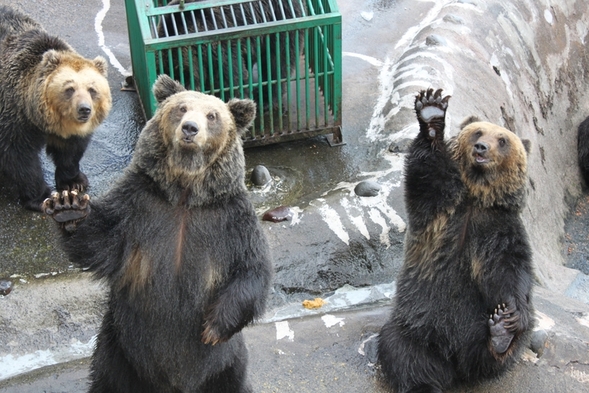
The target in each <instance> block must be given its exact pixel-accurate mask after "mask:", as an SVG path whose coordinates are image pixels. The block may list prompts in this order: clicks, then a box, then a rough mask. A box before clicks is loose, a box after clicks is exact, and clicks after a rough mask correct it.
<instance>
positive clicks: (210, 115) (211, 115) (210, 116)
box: [207, 112, 217, 121]
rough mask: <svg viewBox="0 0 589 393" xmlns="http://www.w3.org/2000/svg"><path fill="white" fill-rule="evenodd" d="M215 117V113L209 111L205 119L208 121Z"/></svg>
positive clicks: (213, 119)
mask: <svg viewBox="0 0 589 393" xmlns="http://www.w3.org/2000/svg"><path fill="white" fill-rule="evenodd" d="M215 119H217V114H216V113H214V112H211V113H209V114H208V115H207V120H208V121H215Z"/></svg>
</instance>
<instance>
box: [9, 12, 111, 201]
mask: <svg viewBox="0 0 589 393" xmlns="http://www.w3.org/2000/svg"><path fill="white" fill-rule="evenodd" d="M106 72H107V64H106V61H105V60H104V58H102V57H96V58H95V59H93V60H90V59H86V58H84V57H82V56H80V55H79V54H78V53H76V52H75V51H74V49H72V47H71V46H69V45H68V44H67V43H66V42H65V41H63V40H62V39H60V38H58V37H56V36H52V35H49V34H48V33H47V32H45V30H43V28H42V27H41V26H40V25H39V24H38V23H37V22H35V21H34V20H32V19H31V18H29V17H28V16H26V15H23V14H21V13H19V12H16V11H14V10H13V9H11V8H9V7H7V6H0V109H1V110H0V151H2V154H1V155H0V172H1V173H2V174H3V175H4V176H5V177H6V178H8V180H9V181H10V182H11V183H13V184H14V185H16V187H18V191H19V199H20V201H21V203H22V204H23V205H24V206H25V207H26V208H28V209H31V210H41V203H42V202H43V200H44V199H45V198H46V197H48V196H49V194H50V188H49V187H48V186H47V184H46V183H45V180H44V178H43V172H42V167H41V161H40V158H39V153H40V151H41V150H42V149H43V147H46V150H47V154H48V155H49V156H50V157H51V158H52V160H53V162H54V163H55V185H56V188H57V189H58V190H64V189H65V190H68V189H69V190H72V189H80V190H83V189H85V188H86V187H88V179H87V178H86V176H85V175H84V174H83V173H82V172H80V168H79V162H80V159H81V158H82V156H83V154H84V152H85V150H86V147H87V146H88V143H89V141H90V137H91V135H92V133H93V131H94V130H95V129H96V127H97V126H98V125H99V124H100V123H101V122H102V121H103V120H104V119H105V118H106V116H107V115H108V113H109V111H110V108H111V95H110V88H109V86H108V81H107V80H106Z"/></svg>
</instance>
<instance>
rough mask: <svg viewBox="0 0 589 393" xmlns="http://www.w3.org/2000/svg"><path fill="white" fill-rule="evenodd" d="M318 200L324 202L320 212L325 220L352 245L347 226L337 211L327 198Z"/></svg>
mask: <svg viewBox="0 0 589 393" xmlns="http://www.w3.org/2000/svg"><path fill="white" fill-rule="evenodd" d="M318 201H319V202H321V203H322V204H323V206H321V207H320V208H319V214H321V217H322V218H323V221H325V222H326V223H327V226H328V227H329V229H331V230H332V231H333V233H335V234H336V235H337V237H339V238H340V239H341V241H342V242H344V243H346V244H347V245H350V235H348V232H347V231H346V228H344V225H343V224H342V220H341V219H340V218H339V215H338V214H337V212H336V211H335V210H334V209H332V208H331V207H329V206H328V205H327V204H326V203H325V199H318Z"/></svg>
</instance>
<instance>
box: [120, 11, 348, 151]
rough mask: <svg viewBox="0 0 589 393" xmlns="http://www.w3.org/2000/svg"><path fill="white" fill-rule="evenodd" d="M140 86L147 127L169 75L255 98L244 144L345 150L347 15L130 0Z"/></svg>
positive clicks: (227, 94) (197, 86)
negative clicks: (156, 91)
mask: <svg viewBox="0 0 589 393" xmlns="http://www.w3.org/2000/svg"><path fill="white" fill-rule="evenodd" d="M125 7H126V12H127V21H128V22H127V23H128V31H129V41H130V44H131V60H132V64H133V76H134V79H135V86H136V88H137V91H138V94H139V96H140V100H141V103H142V105H143V109H144V111H145V115H146V117H147V118H150V117H151V116H152V115H153V114H154V113H155V110H156V106H157V105H156V102H155V99H154V97H153V94H152V92H151V87H152V85H153V83H154V82H155V80H156V78H157V76H158V75H159V74H168V75H170V76H171V77H172V78H174V79H176V80H178V81H179V82H180V83H182V84H183V85H184V86H185V87H186V88H188V89H191V90H198V91H202V92H203V93H207V94H213V95H216V96H218V97H219V98H221V99H222V100H224V101H228V100H229V99H231V98H234V97H236V98H251V99H253V100H254V101H256V103H257V107H258V115H257V117H256V121H255V123H254V125H253V126H252V127H251V129H250V130H248V132H247V133H246V135H245V137H244V145H245V146H246V147H248V146H258V145H266V144H270V143H277V142H284V141H289V140H294V139H300V138H307V137H311V136H317V135H326V136H327V137H328V139H329V140H330V143H332V144H339V143H342V134H341V101H342V93H341V91H342V86H341V80H342V47H341V35H342V32H341V14H340V13H339V10H338V8H337V4H336V2H335V0H186V1H184V0H172V1H169V0H125Z"/></svg>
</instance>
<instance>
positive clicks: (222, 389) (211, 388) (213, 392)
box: [199, 355, 253, 393]
mask: <svg viewBox="0 0 589 393" xmlns="http://www.w3.org/2000/svg"><path fill="white" fill-rule="evenodd" d="M246 359H247V355H246V356H236V357H235V358H234V361H233V362H232V363H231V365H230V366H228V367H227V368H226V369H225V370H223V371H221V372H220V373H219V374H216V375H214V376H212V377H210V378H209V379H208V380H207V381H206V382H205V383H204V385H203V386H202V387H201V388H200V390H199V391H200V392H202V393H252V392H253V390H252V388H251V386H250V385H249V383H248V381H247V360H246Z"/></svg>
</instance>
